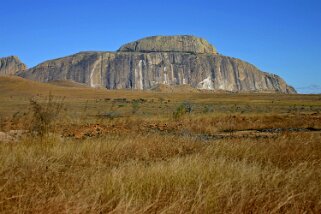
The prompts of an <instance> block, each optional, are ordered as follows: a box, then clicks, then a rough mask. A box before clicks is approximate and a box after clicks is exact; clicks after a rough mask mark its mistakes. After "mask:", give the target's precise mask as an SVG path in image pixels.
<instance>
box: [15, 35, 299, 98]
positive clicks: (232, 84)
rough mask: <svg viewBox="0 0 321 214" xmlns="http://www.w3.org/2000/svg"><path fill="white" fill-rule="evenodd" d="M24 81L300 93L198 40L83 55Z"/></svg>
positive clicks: (157, 40)
mask: <svg viewBox="0 0 321 214" xmlns="http://www.w3.org/2000/svg"><path fill="white" fill-rule="evenodd" d="M19 76H22V77H24V78H28V79H33V80H38V81H42V82H50V81H54V80H73V81H76V82H79V83H85V84H87V85H89V86H91V87H105V88H108V89H123V88H128V89H140V90H142V89H151V88H154V87H155V86H157V85H158V84H165V85H171V86H175V85H184V84H189V85H190V86H192V87H194V88H198V89H206V90H220V91H221V90H225V91H232V92H253V91H257V92H265V91H266V92H280V93H296V91H295V90H294V88H292V87H290V86H288V85H287V84H286V83H285V81H284V80H283V79H281V78H280V77H279V76H277V75H274V74H269V73H265V72H262V71H260V70H259V69H257V68H256V67H255V66H253V65H251V64H249V63H247V62H244V61H242V60H239V59H236V58H232V57H227V56H223V55H220V54H218V53H217V52H216V50H215V48H214V47H213V46H212V45H210V44H209V43H208V42H207V41H205V40H203V39H200V38H196V37H193V36H164V37H162V36H157V37H148V38H146V39H141V40H138V41H136V42H132V43H129V44H126V45H124V46H122V47H121V48H120V49H119V50H118V51H117V52H80V53H77V54H74V55H71V56H67V57H63V58H59V59H55V60H49V61H46V62H44V63H41V64H39V65H37V66H36V67H34V68H31V69H29V70H27V71H25V72H19Z"/></svg>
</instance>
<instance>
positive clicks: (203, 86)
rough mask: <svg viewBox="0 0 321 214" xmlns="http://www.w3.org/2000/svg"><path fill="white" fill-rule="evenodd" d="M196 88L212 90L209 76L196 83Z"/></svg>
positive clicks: (212, 86)
mask: <svg viewBox="0 0 321 214" xmlns="http://www.w3.org/2000/svg"><path fill="white" fill-rule="evenodd" d="M197 88H199V89H206V90H213V89H214V85H213V81H212V78H211V76H208V77H207V78H206V79H204V80H203V81H201V82H200V83H198V85H197Z"/></svg>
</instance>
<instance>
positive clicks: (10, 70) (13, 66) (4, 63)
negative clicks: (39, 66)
mask: <svg viewBox="0 0 321 214" xmlns="http://www.w3.org/2000/svg"><path fill="white" fill-rule="evenodd" d="M26 69H27V67H26V65H25V64H23V63H22V62H21V61H20V59H19V58H18V57H16V56H9V57H3V58H0V76H8V75H15V74H16V73H17V72H18V71H23V70H26Z"/></svg>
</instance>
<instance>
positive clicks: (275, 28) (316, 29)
mask: <svg viewBox="0 0 321 214" xmlns="http://www.w3.org/2000/svg"><path fill="white" fill-rule="evenodd" d="M0 8H1V10H0V11H1V13H0V20H1V27H0V57H2V56H8V55H17V56H19V57H20V58H21V60H22V61H23V62H25V63H26V64H27V65H28V67H32V66H35V65H36V64H38V63H40V62H42V61H44V60H48V59H53V58H58V57H62V56H66V55H69V54H73V53H76V52H79V51H85V50H106V51H113V50H116V49H118V47H119V46H121V45H122V44H124V43H127V42H130V41H133V40H136V39H139V38H142V37H146V36H151V35H177V34H192V35H195V36H199V37H203V38H205V39H207V40H208V41H209V42H210V43H212V44H213V45H214V46H216V48H217V50H218V51H219V52H220V53H221V54H223V55H227V56H233V57H237V58H240V59H242V60H245V61H248V62H250V63H252V64H254V65H256V66H257V67H258V68H260V69H261V70H263V71H266V72H271V73H276V74H278V75H280V76H281V77H283V78H284V79H285V80H286V81H287V82H288V83H289V84H290V85H293V86H294V87H296V88H298V89H299V91H302V92H304V91H305V90H306V89H307V88H314V89H312V92H318V90H320V92H321V1H320V0H229V1H223V0H219V1H216V0H181V1H178V0H159V1H152V0H137V1H133V0H132V1H130V0H114V1H109V0H105V1H103V0H86V1H84V0H0ZM319 86H320V87H319ZM318 88H319V89H318ZM309 90H310V89H309Z"/></svg>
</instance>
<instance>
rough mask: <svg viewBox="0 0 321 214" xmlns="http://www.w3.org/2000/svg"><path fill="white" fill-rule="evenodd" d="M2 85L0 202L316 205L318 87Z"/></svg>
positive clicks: (314, 208)
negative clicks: (16, 136) (290, 90)
mask: <svg viewBox="0 0 321 214" xmlns="http://www.w3.org/2000/svg"><path fill="white" fill-rule="evenodd" d="M31 86H32V87H31ZM0 92H1V95H2V96H1V97H0V101H1V104H0V119H1V120H0V131H3V132H8V131H9V130H14V129H27V130H29V133H28V134H25V135H23V137H22V138H21V139H20V140H19V141H18V142H15V143H14V142H7V143H0V212H1V213H320V212H321V132H320V131H321V130H320V129H321V114H320V112H321V96H320V95H313V96H311V95H278V94H275V95H266V94H253V95H250V94H238V95H237V94H210V93H209V94H206V93H197V94H193V93H183V92H182V93H159V92H138V91H133V92H131V91H107V90H93V89H90V88H84V87H76V86H72V87H68V88H66V87H64V86H56V85H49V84H48V85H47V84H42V83H34V82H31V81H27V80H21V79H19V78H9V79H6V78H2V79H1V78H0ZM49 92H51V94H53V95H55V96H59V97H60V98H57V99H55V100H58V101H59V100H61V99H62V98H61V97H65V99H64V106H63V108H61V106H60V105H58V106H59V108H61V109H59V112H58V111H56V110H57V109H55V105H54V104H53V103H50V102H49V104H48V99H47V98H46V96H48V94H49ZM30 98H33V99H34V101H35V102H36V104H32V105H33V106H37V108H30ZM120 98H121V99H120ZM184 101H185V104H186V103H187V105H191V107H192V110H191V113H187V112H185V111H182V108H180V106H181V105H182V103H183V102H184ZM38 104H39V106H38ZM51 107H53V108H51ZM57 108H58V107H57ZM183 110H184V109H183ZM177 111H182V112H183V113H182V114H179V115H180V116H179V117H173V115H175V114H173V113H175V112H177ZM52 112H53V113H54V115H55V117H53V114H52ZM48 121H50V126H44V123H47V122H48ZM35 127H36V128H35ZM39 129H40V131H39ZM41 130H42V131H44V132H43V133H42V132H41ZM40 133H42V134H40Z"/></svg>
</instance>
